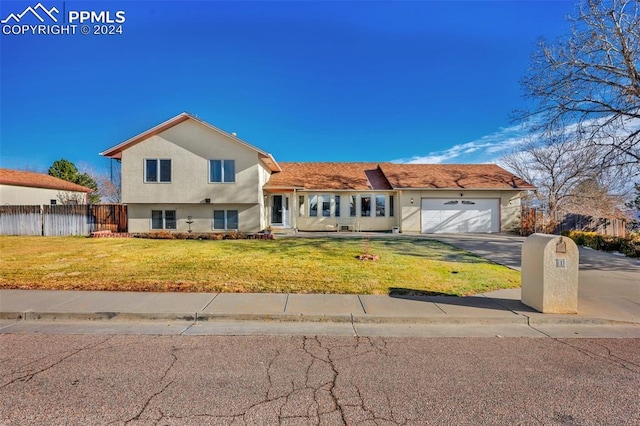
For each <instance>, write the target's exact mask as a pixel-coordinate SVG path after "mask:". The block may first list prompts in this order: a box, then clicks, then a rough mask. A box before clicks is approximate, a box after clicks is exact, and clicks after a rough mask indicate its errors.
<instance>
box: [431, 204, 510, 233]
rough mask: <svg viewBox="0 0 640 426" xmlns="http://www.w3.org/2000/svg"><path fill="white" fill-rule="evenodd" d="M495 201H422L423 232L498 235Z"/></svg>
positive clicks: (498, 219) (497, 215) (498, 224)
mask: <svg viewBox="0 0 640 426" xmlns="http://www.w3.org/2000/svg"><path fill="white" fill-rule="evenodd" d="M498 213H499V205H498V200H487V199H484V200H483V199H464V200H460V199H458V200H452V199H446V198H432V199H429V198H427V199H423V200H422V232H423V233H425V234H433V233H440V232H448V233H461V232H500V216H499V214H498Z"/></svg>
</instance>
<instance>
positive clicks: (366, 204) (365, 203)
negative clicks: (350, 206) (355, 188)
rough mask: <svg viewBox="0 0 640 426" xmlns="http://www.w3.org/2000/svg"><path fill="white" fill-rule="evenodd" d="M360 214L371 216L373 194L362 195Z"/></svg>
mask: <svg viewBox="0 0 640 426" xmlns="http://www.w3.org/2000/svg"><path fill="white" fill-rule="evenodd" d="M360 216H362V217H366V216H371V196H369V195H361V196H360Z"/></svg>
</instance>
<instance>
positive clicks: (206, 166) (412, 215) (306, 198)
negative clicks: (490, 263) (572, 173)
mask: <svg viewBox="0 0 640 426" xmlns="http://www.w3.org/2000/svg"><path fill="white" fill-rule="evenodd" d="M101 155H104V156H106V157H109V158H115V159H118V160H120V161H121V164H122V167H121V170H122V200H123V202H124V203H126V204H128V206H129V231H130V232H151V231H156V230H169V231H181V232H185V231H188V230H189V229H191V230H193V231H194V232H220V231H228V230H240V231H243V232H256V231H259V230H262V229H265V228H266V227H268V226H271V227H273V228H281V229H298V230H302V231H307V230H308V231H319V230H322V231H324V230H341V229H345V230H347V229H348V230H355V231H358V230H360V231H368V230H371V231H390V230H395V229H397V230H398V231H401V232H423V233H433V232H501V231H507V230H510V229H512V228H515V227H517V226H518V225H519V215H520V197H521V196H522V194H523V192H524V191H527V190H531V189H534V188H533V186H532V185H530V184H528V183H527V182H524V181H523V180H522V179H520V178H518V177H517V176H514V175H513V174H511V173H509V172H507V171H505V170H504V169H502V168H500V167H498V166H496V165H492V164H457V165H456V164H447V165H443V164H394V163H308V162H307V163H281V164H278V163H277V162H276V160H275V159H274V158H273V156H271V155H270V154H268V153H266V152H264V151H262V150H260V149H258V148H256V147H254V146H252V145H250V144H248V143H246V142H244V141H242V140H241V139H239V138H237V137H236V136H235V135H234V134H229V133H226V132H224V131H222V130H220V129H218V128H216V127H214V126H212V125H210V124H208V123H206V122H204V121H202V120H200V119H198V118H196V117H194V116H192V115H190V114H188V113H182V114H180V115H178V116H176V117H174V118H172V119H170V120H167V121H165V122H164V123H161V124H159V125H158V126H156V127H153V128H151V129H149V130H147V131H146V132H143V133H141V134H139V135H137V136H135V137H133V138H131V139H129V140H127V141H125V142H123V143H121V144H119V145H116V146H115V147H113V148H110V149H108V150H106V151H104V152H103V153H101Z"/></svg>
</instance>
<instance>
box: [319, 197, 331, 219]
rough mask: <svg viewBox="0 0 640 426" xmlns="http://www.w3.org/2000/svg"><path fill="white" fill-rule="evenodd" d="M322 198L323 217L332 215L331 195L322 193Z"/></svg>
mask: <svg viewBox="0 0 640 426" xmlns="http://www.w3.org/2000/svg"><path fill="white" fill-rule="evenodd" d="M320 199H321V200H322V217H331V196H330V195H321V196H320Z"/></svg>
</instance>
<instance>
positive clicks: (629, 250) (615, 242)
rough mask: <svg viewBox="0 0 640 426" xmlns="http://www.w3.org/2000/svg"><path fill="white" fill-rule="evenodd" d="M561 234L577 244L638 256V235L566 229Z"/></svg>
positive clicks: (639, 241)
mask: <svg viewBox="0 0 640 426" xmlns="http://www.w3.org/2000/svg"><path fill="white" fill-rule="evenodd" d="M562 235H564V236H566V237H569V238H571V239H572V240H573V241H574V242H575V243H576V244H577V245H579V246H584V247H590V248H592V249H595V250H600V251H607V252H616V251H617V252H620V253H623V254H625V255H627V256H629V257H633V258H636V259H637V258H640V235H638V234H631V235H630V236H628V237H626V238H622V237H611V236H607V235H600V234H598V233H595V232H583V231H568V232H563V233H562Z"/></svg>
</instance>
